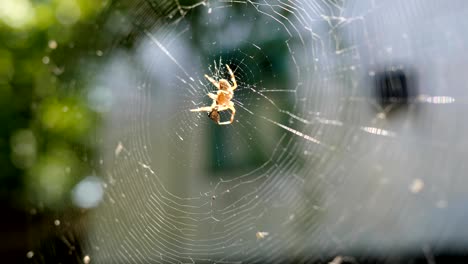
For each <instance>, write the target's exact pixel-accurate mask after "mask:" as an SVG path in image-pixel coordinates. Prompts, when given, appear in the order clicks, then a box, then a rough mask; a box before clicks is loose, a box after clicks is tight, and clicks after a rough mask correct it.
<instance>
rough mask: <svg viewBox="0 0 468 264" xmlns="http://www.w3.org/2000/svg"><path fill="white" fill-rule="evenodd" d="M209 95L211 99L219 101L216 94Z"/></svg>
mask: <svg viewBox="0 0 468 264" xmlns="http://www.w3.org/2000/svg"><path fill="white" fill-rule="evenodd" d="M207 95H208V97H210V98H211V99H213V100H215V101H216V99H218V96H217V95H216V94H213V93H208V94H207Z"/></svg>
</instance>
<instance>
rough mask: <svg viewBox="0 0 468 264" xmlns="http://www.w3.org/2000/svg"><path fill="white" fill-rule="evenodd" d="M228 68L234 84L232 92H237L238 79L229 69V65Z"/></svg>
mask: <svg viewBox="0 0 468 264" xmlns="http://www.w3.org/2000/svg"><path fill="white" fill-rule="evenodd" d="M226 68H227V69H228V71H229V74H230V75H231V82H232V83H233V84H234V85H233V86H232V90H235V89H236V88H237V82H236V77H235V76H234V73H233V72H232V70H231V68H230V67H229V65H227V64H226Z"/></svg>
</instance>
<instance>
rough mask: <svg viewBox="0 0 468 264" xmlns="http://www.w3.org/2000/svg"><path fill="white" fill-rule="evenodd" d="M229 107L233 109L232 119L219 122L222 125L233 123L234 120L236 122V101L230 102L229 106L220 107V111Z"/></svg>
mask: <svg viewBox="0 0 468 264" xmlns="http://www.w3.org/2000/svg"><path fill="white" fill-rule="evenodd" d="M228 109H229V110H231V119H230V120H229V121H225V122H219V123H218V125H220V126H222V125H229V124H232V122H234V116H235V115H236V109H235V108H234V103H233V102H229V106H223V107H220V108H219V109H218V112H220V111H224V110H228Z"/></svg>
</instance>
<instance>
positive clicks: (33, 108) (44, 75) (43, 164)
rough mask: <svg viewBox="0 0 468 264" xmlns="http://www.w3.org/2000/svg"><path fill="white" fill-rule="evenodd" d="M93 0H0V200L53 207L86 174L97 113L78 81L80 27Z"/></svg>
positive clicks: (91, 16) (98, 5)
mask: <svg viewBox="0 0 468 264" xmlns="http://www.w3.org/2000/svg"><path fill="white" fill-rule="evenodd" d="M105 7H106V1H95V0H49V1H47V0H42V1H41V0H36V1H33V0H1V1H0V40H1V41H0V125H1V127H2V129H0V168H2V172H1V174H0V199H1V200H3V201H6V202H8V203H10V204H13V205H14V206H16V207H20V208H26V207H25V205H32V206H44V207H45V208H51V209H54V208H59V207H62V206H65V205H66V204H67V201H68V200H69V193H70V190H71V188H73V186H74V184H75V183H76V182H77V181H78V180H79V179H81V178H82V177H84V176H86V175H87V174H89V173H90V172H91V167H90V163H89V159H90V158H91V157H92V156H93V152H94V150H93V146H92V145H91V144H89V143H88V139H89V135H90V134H91V133H92V132H93V131H94V129H95V128H96V121H97V117H98V116H97V114H96V113H94V112H93V111H92V110H90V108H89V107H88V105H87V102H86V91H85V85H84V82H83V81H82V80H81V79H80V74H79V67H80V65H79V64H78V61H79V60H80V54H81V51H80V47H79V46H78V45H77V44H76V43H80V39H83V38H85V37H84V36H83V35H80V34H79V32H80V30H81V28H82V27H84V26H89V25H90V24H92V23H93V21H94V20H95V19H96V18H97V16H98V15H99V13H100V12H102V10H103V9H104V8H105Z"/></svg>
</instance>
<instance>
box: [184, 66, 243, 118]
mask: <svg viewBox="0 0 468 264" xmlns="http://www.w3.org/2000/svg"><path fill="white" fill-rule="evenodd" d="M226 68H227V69H228V71H229V74H230V75H231V82H232V83H233V86H231V84H230V83H229V82H228V81H227V80H226V79H220V80H219V81H215V80H214V79H213V78H211V77H210V76H208V75H206V74H205V78H207V79H208V81H210V82H211V83H212V84H213V85H214V86H216V88H218V91H217V92H216V94H214V93H208V96H209V97H210V98H211V99H213V103H212V104H211V106H204V107H200V108H197V109H191V110H190V111H191V112H209V113H208V117H209V118H210V119H211V120H213V121H215V122H216V123H217V124H218V125H229V124H232V122H233V121H234V115H235V114H236V109H235V108H234V103H233V102H231V100H232V97H233V96H234V90H235V89H236V88H237V82H236V78H235V76H234V73H233V72H232V70H231V68H229V65H227V64H226ZM225 110H231V119H230V120H229V121H225V122H220V119H221V118H220V115H219V112H221V111H225Z"/></svg>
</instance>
